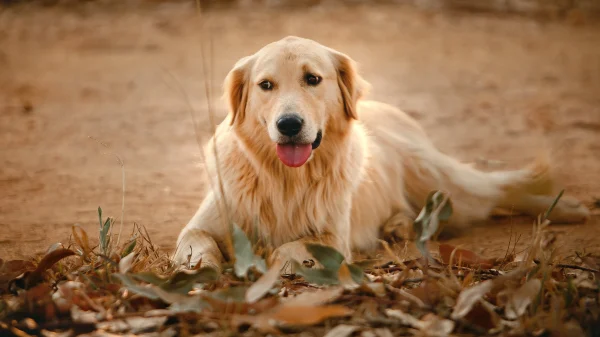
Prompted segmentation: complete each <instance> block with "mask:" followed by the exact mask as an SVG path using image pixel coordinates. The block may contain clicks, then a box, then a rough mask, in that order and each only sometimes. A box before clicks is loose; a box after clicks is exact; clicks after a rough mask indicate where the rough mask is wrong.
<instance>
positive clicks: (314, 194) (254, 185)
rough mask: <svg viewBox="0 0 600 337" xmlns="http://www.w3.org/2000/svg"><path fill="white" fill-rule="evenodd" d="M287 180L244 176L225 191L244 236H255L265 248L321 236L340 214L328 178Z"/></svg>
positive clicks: (265, 176) (288, 178)
mask: <svg viewBox="0 0 600 337" xmlns="http://www.w3.org/2000/svg"><path fill="white" fill-rule="evenodd" d="M240 178H242V177H240ZM286 178H287V179H286ZM286 178H284V179H274V178H273V177H270V176H267V175H253V176H245V177H244V178H243V179H236V180H234V183H232V184H230V186H228V188H227V189H228V190H229V193H230V195H231V198H230V200H231V201H232V205H231V206H232V209H233V210H234V217H235V219H236V221H237V222H238V223H239V224H240V225H241V226H243V227H244V228H245V229H246V230H247V232H256V234H258V236H259V237H261V238H262V239H263V240H264V241H265V242H264V243H265V244H270V245H273V246H278V245H281V244H283V243H286V242H289V241H293V240H296V239H299V238H301V237H304V236H307V235H318V234H319V233H323V232H325V231H327V226H328V225H330V224H332V223H334V222H335V221H336V218H337V217H338V214H339V213H340V209H339V207H338V206H337V204H338V202H336V200H338V199H339V196H338V198H337V199H336V196H335V195H334V193H332V192H333V191H332V190H331V188H330V187H331V184H332V182H331V181H329V180H328V178H323V179H320V180H309V179H306V180H302V179H298V178H297V177H286Z"/></svg>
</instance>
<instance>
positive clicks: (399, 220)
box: [380, 213, 415, 242]
mask: <svg viewBox="0 0 600 337" xmlns="http://www.w3.org/2000/svg"><path fill="white" fill-rule="evenodd" d="M380 235H381V238H383V239H384V240H385V241H388V242H398V241H404V240H411V239H413V238H414V236H415V233H414V231H413V220H412V219H411V218H409V217H407V216H406V215H404V213H396V214H395V215H394V216H392V217H391V218H390V219H389V220H388V221H386V222H385V223H384V224H383V226H382V227H381V230H380Z"/></svg>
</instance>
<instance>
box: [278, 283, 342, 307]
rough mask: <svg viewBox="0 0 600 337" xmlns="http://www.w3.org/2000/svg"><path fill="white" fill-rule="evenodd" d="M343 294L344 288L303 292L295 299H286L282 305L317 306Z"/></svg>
mask: <svg viewBox="0 0 600 337" xmlns="http://www.w3.org/2000/svg"><path fill="white" fill-rule="evenodd" d="M343 292H344V288H342V287H330V288H326V289H317V290H314V291H304V292H303V293H300V294H299V295H297V296H295V297H292V298H288V299H286V300H285V301H283V302H282V305H285V306H291V307H310V306H319V305H323V304H326V303H329V302H332V301H334V300H336V299H337V298H339V297H340V296H341V295H342V293H343Z"/></svg>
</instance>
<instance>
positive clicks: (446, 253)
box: [439, 243, 495, 269]
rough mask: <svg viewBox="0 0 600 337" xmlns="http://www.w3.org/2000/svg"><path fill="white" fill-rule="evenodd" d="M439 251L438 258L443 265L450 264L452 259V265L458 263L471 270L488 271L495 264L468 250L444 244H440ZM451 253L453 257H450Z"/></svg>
mask: <svg viewBox="0 0 600 337" xmlns="http://www.w3.org/2000/svg"><path fill="white" fill-rule="evenodd" d="M439 251H440V257H441V258H442V261H443V262H444V263H445V264H450V259H451V258H452V263H453V264H458V263H460V264H461V265H463V266H468V267H472V268H477V267H480V268H482V269H490V268H492V267H493V266H494V262H495V260H494V259H486V258H483V257H481V256H479V255H477V254H475V253H474V252H472V251H470V250H467V249H462V248H456V247H454V246H452V245H448V244H445V243H442V244H440V247H439ZM453 252H454V256H452V253H453Z"/></svg>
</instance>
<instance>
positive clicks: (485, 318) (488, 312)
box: [464, 301, 500, 330]
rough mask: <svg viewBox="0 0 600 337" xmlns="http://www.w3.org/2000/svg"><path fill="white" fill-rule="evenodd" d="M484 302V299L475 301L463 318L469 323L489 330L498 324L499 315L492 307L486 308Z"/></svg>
mask: <svg viewBox="0 0 600 337" xmlns="http://www.w3.org/2000/svg"><path fill="white" fill-rule="evenodd" d="M485 303H486V302H484V301H480V302H478V303H475V305H473V308H471V311H469V313H468V314H467V315H466V316H465V317H464V319H465V320H466V321H467V322H469V323H471V324H474V325H478V326H480V327H482V328H484V329H486V330H490V329H493V328H495V327H497V326H498V324H499V323H500V317H499V316H498V314H497V313H496V312H494V311H493V309H488V308H486V306H485V305H484V304H485ZM490 306H491V304H490Z"/></svg>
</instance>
